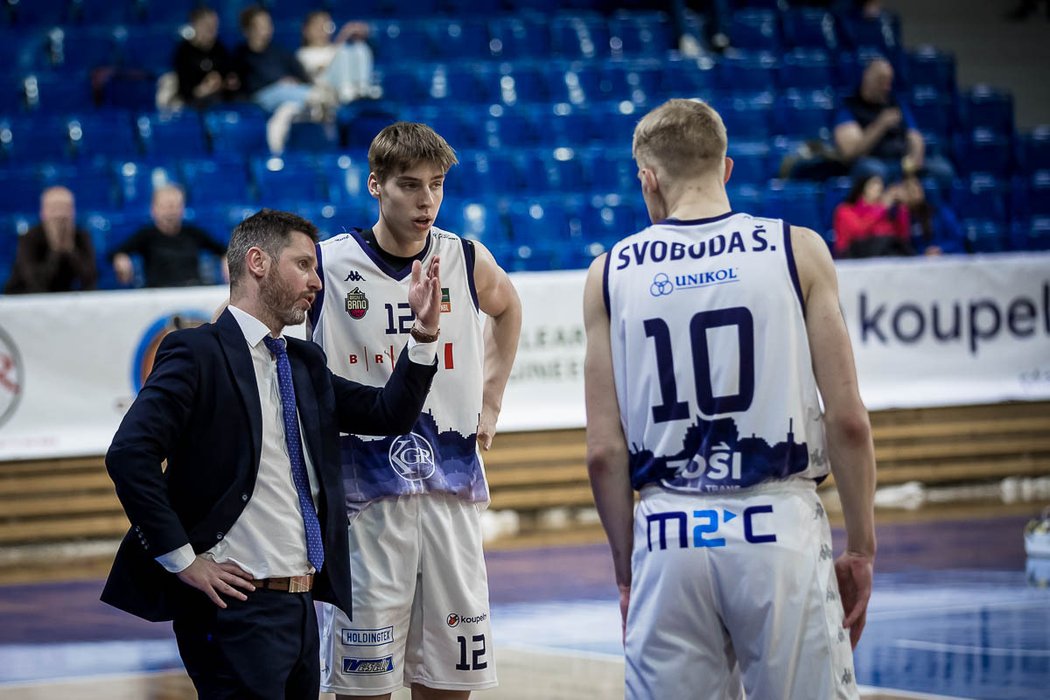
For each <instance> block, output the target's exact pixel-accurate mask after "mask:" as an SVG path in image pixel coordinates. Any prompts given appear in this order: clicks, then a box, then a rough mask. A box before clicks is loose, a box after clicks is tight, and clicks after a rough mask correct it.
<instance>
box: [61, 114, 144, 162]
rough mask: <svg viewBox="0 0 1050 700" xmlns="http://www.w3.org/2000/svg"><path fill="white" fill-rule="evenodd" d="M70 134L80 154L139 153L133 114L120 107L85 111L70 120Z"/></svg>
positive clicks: (122, 155) (118, 155)
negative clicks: (117, 108) (119, 108)
mask: <svg viewBox="0 0 1050 700" xmlns="http://www.w3.org/2000/svg"><path fill="white" fill-rule="evenodd" d="M69 138H70V140H71V141H72V142H73V152H74V153H75V154H76V156H77V157H79V158H85V157H95V156H104V157H106V158H132V157H135V156H137V155H138V154H139V144H138V139H137V138H136V135H135V129H134V126H133V123H132V119H131V114H130V113H128V112H125V111H120V110H107V111H100V112H84V113H81V114H78V115H74V116H73V117H71V118H70V120H69Z"/></svg>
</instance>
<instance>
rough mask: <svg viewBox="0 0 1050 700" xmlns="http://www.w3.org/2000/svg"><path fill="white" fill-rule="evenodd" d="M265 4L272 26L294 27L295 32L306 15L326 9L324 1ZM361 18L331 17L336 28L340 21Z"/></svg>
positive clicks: (271, 1) (278, 0) (281, 0)
mask: <svg viewBox="0 0 1050 700" xmlns="http://www.w3.org/2000/svg"><path fill="white" fill-rule="evenodd" d="M265 4H266V9H267V10H269V12H270V16H271V17H273V23H274V25H276V26H281V25H284V26H286V27H294V28H296V30H301V29H302V24H303V20H304V19H306V15H308V14H310V13H311V12H313V11H314V10H327V9H328V8H327V7H326V5H327V4H328V3H326V2H324V0H305V1H304V0H267V2H266V3H265ZM363 16H364V15H360V14H354V15H353V16H352V17H351V16H345V17H344V16H339V17H333V20H334V21H335V22H336V26H337V27H338V26H341V25H340V21H343V22H345V21H346V20H348V19H351V18H352V19H358V18H361V17H363ZM294 46H298V41H296V43H295V45H294Z"/></svg>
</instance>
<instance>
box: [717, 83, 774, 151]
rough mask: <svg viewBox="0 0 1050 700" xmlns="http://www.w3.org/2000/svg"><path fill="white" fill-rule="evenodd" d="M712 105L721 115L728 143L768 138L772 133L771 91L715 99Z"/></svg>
mask: <svg viewBox="0 0 1050 700" xmlns="http://www.w3.org/2000/svg"><path fill="white" fill-rule="evenodd" d="M712 106H714V108H715V109H717V110H718V112H719V114H721V115H722V121H724V122H725V125H726V132H727V133H728V134H729V142H730V143H732V142H733V141H734V140H743V141H758V140H762V139H768V138H769V136H770V134H772V133H773V93H770V92H760V93H757V94H753V95H740V96H737V97H733V98H728V99H716V100H713V101H712Z"/></svg>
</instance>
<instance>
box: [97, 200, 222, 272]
mask: <svg viewBox="0 0 1050 700" xmlns="http://www.w3.org/2000/svg"><path fill="white" fill-rule="evenodd" d="M185 202H186V200H185V197H184V195H183V194H182V190H181V189H179V188H178V187H176V186H174V185H166V186H164V187H158V188H157V189H156V190H154V191H153V204H152V205H151V206H150V216H151V217H152V219H153V224H152V225H150V226H144V227H143V228H141V229H139V230H138V231H136V232H135V234H134V235H132V236H131V238H129V239H128V240H126V241H124V243H122V244H121V245H120V246H119V247H118V248H117V249H116V250H114V251H113V252H112V253H111V254H110V259H111V260H112V261H113V271H114V272H115V273H116V276H117V281H119V282H120V283H121V284H130V283H131V281H132V279H133V278H134V276H135V271H134V266H133V265H132V262H131V256H132V255H139V256H142V263H143V268H144V276H145V278H146V286H147V287H190V286H194V285H199V284H202V283H203V281H202V280H201V275H200V260H199V258H200V253H201V251H207V252H209V253H213V254H214V255H216V256H219V257H221V258H222V263H223V276H224V277H226V278H227V279H228V277H227V275H228V272H227V271H226V246H224V245H222V244H221V243H218V242H217V241H215V240H214V239H212V238H211V237H210V236H209V235H208V234H206V233H205V232H204V231H202V230H201V229H199V228H197V227H196V226H190V225H187V224H184V223H183V221H182V218H183V215H184V214H185V211H186V207H185Z"/></svg>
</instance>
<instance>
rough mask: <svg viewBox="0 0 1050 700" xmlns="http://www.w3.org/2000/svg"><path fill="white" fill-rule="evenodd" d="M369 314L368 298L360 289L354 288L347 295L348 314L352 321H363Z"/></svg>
mask: <svg viewBox="0 0 1050 700" xmlns="http://www.w3.org/2000/svg"><path fill="white" fill-rule="evenodd" d="M367 312H368V297H366V296H365V293H364V292H362V291H361V288H360V287H354V288H353V289H351V290H350V291H349V292H347V293H346V313H348V314H349V315H350V318H352V319H355V320H356V319H362V318H364V317H365V314H366V313H367Z"/></svg>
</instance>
